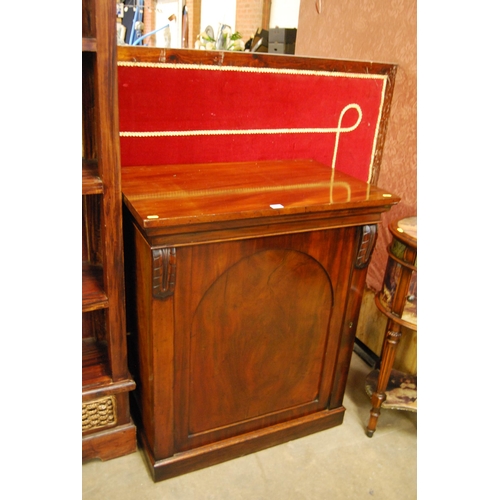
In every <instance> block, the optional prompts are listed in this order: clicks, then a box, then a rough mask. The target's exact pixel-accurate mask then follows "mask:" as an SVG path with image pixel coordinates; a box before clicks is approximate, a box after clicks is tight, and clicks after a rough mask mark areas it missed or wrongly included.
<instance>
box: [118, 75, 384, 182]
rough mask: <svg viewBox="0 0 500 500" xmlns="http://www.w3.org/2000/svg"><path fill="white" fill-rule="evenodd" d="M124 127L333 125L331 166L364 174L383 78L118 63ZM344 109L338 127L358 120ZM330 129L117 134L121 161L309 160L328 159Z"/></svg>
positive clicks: (157, 129)
mask: <svg viewBox="0 0 500 500" xmlns="http://www.w3.org/2000/svg"><path fill="white" fill-rule="evenodd" d="M118 81H119V112H120V131H121V132H164V131H188V130H234V129H238V130H241V129H273V128H335V127H337V126H338V122H339V117H340V114H341V112H342V110H343V109H344V108H345V107H346V106H347V105H349V104H353V103H355V104H358V105H359V106H360V107H361V109H362V113H363V117H362V120H361V122H360V124H359V125H358V127H357V128H356V129H355V130H354V131H352V132H346V133H342V134H340V138H339V147H338V152H337V158H336V168H338V169H339V170H341V171H343V172H345V173H348V174H350V175H352V176H354V177H356V178H358V179H361V180H365V181H366V180H368V175H369V169H370V163H371V155H372V150H373V145H374V140H375V132H376V126H377V123H378V119H379V112H380V100H381V98H382V90H383V81H382V80H381V79H373V78H357V77H355V78H352V77H344V76H339V77H325V76H318V75H303V74H292V75H288V74H281V73H278V74H274V73H247V72H238V71H222V70H221V71H214V70H201V69H164V68H142V67H123V66H119V68H118ZM357 119H358V113H357V111H356V110H354V109H351V110H349V111H347V112H346V114H345V116H344V119H343V121H342V127H349V126H352V125H354V124H355V122H356V120H357ZM335 140H336V134H335V133H321V134H318V133H306V134H303V133H300V134H297V133H294V134H276V135H266V134H259V135H223V136H201V137H200V136H196V137H193V136H190V137H146V138H137V137H122V138H121V154H122V166H123V167H127V166H133V165H155V164H173V163H198V162H221V161H222V162H225V161H253V160H276V159H301V158H310V159H314V160H317V161H320V162H322V163H325V164H327V165H331V162H332V157H333V151H334V145H335Z"/></svg>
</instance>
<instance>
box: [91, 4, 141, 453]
mask: <svg viewBox="0 0 500 500" xmlns="http://www.w3.org/2000/svg"><path fill="white" fill-rule="evenodd" d="M115 19H116V5H115V2H113V1H111V0H83V1H82V132H83V139H82V458H83V459H90V458H101V459H102V460H107V459H110V458H114V457H117V456H120V455H125V454H127V453H131V452H133V451H135V450H136V428H135V425H134V424H133V422H132V420H131V417H130V410H129V394H130V391H131V390H133V389H134V387H135V382H134V381H133V380H132V378H131V376H130V373H129V371H128V365H127V346H126V332H125V295H124V293H125V288H124V272H123V237H122V205H121V203H122V201H121V182H120V181H121V179H120V149H119V146H120V144H119V136H118V103H117V72H116V35H115V29H116V28H115Z"/></svg>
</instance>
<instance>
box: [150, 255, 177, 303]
mask: <svg viewBox="0 0 500 500" xmlns="http://www.w3.org/2000/svg"><path fill="white" fill-rule="evenodd" d="M152 257H153V297H154V298H155V299H166V298H167V297H170V296H171V295H173V294H174V287H175V268H176V255H175V248H154V249H153V250H152Z"/></svg>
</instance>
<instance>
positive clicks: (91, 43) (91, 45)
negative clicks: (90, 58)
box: [82, 37, 97, 52]
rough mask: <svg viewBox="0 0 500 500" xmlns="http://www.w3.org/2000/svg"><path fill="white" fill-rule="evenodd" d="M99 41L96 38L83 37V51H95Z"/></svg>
mask: <svg viewBox="0 0 500 500" xmlns="http://www.w3.org/2000/svg"><path fill="white" fill-rule="evenodd" d="M96 47H97V41H96V39H95V38H91V37H82V52H95V51H96Z"/></svg>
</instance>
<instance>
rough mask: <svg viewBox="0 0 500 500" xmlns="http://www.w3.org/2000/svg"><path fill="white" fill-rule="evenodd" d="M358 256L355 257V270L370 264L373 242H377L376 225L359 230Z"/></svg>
mask: <svg viewBox="0 0 500 500" xmlns="http://www.w3.org/2000/svg"><path fill="white" fill-rule="evenodd" d="M360 231H361V237H360V239H359V247H358V255H357V256H356V264H355V266H356V268H357V269H363V268H365V267H366V266H367V265H368V263H369V262H370V257H371V256H372V252H373V249H374V247H375V242H376V241H377V225H376V224H370V225H368V224H367V225H366V226H363V227H361V228H360Z"/></svg>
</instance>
